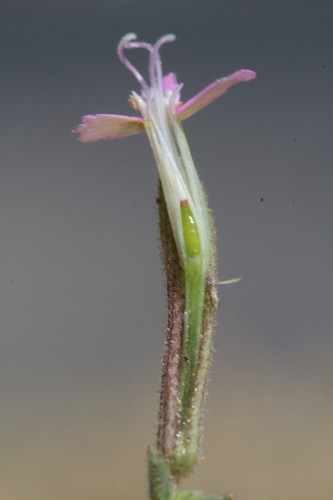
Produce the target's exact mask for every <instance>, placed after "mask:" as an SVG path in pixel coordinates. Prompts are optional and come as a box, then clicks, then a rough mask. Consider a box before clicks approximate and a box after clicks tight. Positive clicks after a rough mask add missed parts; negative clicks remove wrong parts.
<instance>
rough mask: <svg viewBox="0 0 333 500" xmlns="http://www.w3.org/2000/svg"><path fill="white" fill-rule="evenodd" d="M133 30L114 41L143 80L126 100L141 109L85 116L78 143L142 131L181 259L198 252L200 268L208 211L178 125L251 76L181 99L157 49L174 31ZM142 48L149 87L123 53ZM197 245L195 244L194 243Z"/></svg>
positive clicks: (235, 76) (206, 254)
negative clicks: (141, 34) (147, 35)
mask: <svg viewBox="0 0 333 500" xmlns="http://www.w3.org/2000/svg"><path fill="white" fill-rule="evenodd" d="M136 38H137V37H136V35H135V34H133V33H129V34H127V35H125V36H124V37H123V38H122V39H121V41H120V43H119V46H118V55H119V58H120V60H121V61H122V62H123V64H124V65H125V66H126V67H127V68H128V69H129V70H130V71H131V72H132V73H133V75H134V76H135V78H136V79H137V80H138V82H139V83H140V85H141V94H140V95H139V94H137V93H136V92H132V94H131V95H130V97H129V105H130V106H131V107H132V108H134V109H135V110H137V111H139V112H140V113H141V117H138V116H121V115H108V114H98V115H87V116H84V117H83V118H82V120H83V123H82V124H80V125H79V126H77V127H76V128H75V129H74V132H76V133H79V134H80V138H79V139H80V140H81V141H82V142H95V141H98V140H100V139H118V138H120V137H125V136H128V135H134V134H137V133H139V132H142V131H144V130H145V131H146V132H147V135H148V137H149V140H150V143H151V146H152V149H153V151H154V155H155V158H156V162H157V166H158V170H159V175H160V179H161V182H162V188H163V191H164V196H165V199H166V204H167V208H168V213H169V217H170V222H171V225H172V228H173V234H174V237H175V240H176V244H177V248H178V251H179V254H180V258H181V261H182V262H183V264H184V265H185V263H186V261H187V260H188V259H193V258H194V257H199V255H200V257H201V262H202V264H203V267H204V268H207V266H208V263H209V260H210V253H211V251H210V247H211V239H212V235H211V231H210V223H209V214H208V209H207V204H206V197H205V195H204V192H203V189H202V186H201V182H200V180H199V177H198V174H197V172H196V169H195V166H194V163H193V160H192V157H191V153H190V150H189V147H188V145H187V141H186V138H185V135H184V132H183V129H182V126H181V120H183V119H185V118H188V117H189V116H191V115H193V114H194V113H196V112H197V111H199V110H200V109H202V108H203V107H205V106H207V105H208V104H210V103H211V102H212V101H214V100H215V99H216V98H217V97H219V96H220V95H222V94H223V93H224V92H226V90H227V89H228V88H229V87H231V86H232V85H234V84H235V83H238V82H245V81H249V80H252V79H253V78H255V76H256V74H255V73H254V72H253V71H250V70H239V71H236V72H235V73H232V74H231V75H229V76H227V77H225V78H221V79H220V80H216V81H215V82H213V83H212V84H211V85H209V86H208V87H206V88H204V89H203V90H202V91H201V92H199V93H198V94H197V95H196V96H194V97H193V98H192V99H190V100H188V101H187V102H185V103H182V102H181V101H180V91H181V88H182V84H178V83H177V78H176V76H175V74H174V73H169V74H168V75H166V76H164V77H163V74H162V64H161V59H160V56H159V50H160V48H161V46H162V45H163V44H164V43H167V42H173V41H174V40H175V36H174V35H171V34H170V35H165V36H163V37H162V38H160V39H159V40H158V41H157V42H156V44H155V45H150V44H148V43H144V42H138V41H136ZM133 48H144V49H146V50H148V51H149V53H150V62H149V77H150V86H148V84H147V83H146V81H145V80H144V78H143V77H142V75H141V74H140V73H139V72H138V70H137V69H136V68H135V67H134V66H133V65H132V64H131V63H130V62H129V60H128V59H127V58H126V56H125V49H133ZM193 245H195V247H196V248H194V247H193Z"/></svg>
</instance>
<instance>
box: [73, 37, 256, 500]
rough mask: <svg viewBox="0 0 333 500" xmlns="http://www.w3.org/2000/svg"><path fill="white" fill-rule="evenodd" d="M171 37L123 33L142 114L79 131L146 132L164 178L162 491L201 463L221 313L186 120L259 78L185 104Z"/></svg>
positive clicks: (248, 74)
mask: <svg viewBox="0 0 333 500" xmlns="http://www.w3.org/2000/svg"><path fill="white" fill-rule="evenodd" d="M174 40H175V36H174V35H165V36H163V37H162V38H160V39H159V40H158V41H157V42H156V44H155V45H150V44H148V43H144V42H138V41H136V35H134V34H132V33H130V34H127V35H125V36H124V37H123V38H122V39H121V41H120V43H119V46H118V54H119V58H120V60H121V61H122V62H123V63H124V65H125V66H126V67H127V68H128V69H129V70H130V71H131V72H132V73H133V75H134V76H135V78H136V79H137V80H138V82H139V83H140V85H141V93H140V94H137V93H136V92H132V94H131V95H130V97H129V104H130V106H131V107H132V108H134V109H135V110H136V111H138V112H139V113H140V114H141V116H120V115H106V114H99V115H88V116H84V117H83V123H82V124H81V125H79V126H78V127H76V128H75V130H74V132H77V133H79V134H80V140H81V141H82V142H95V141H98V140H100V139H117V138H119V137H125V136H127V135H133V134H137V133H139V132H142V131H146V133H147V135H148V138H149V142H150V144H151V147H152V149H153V152H154V156H155V159H156V163H157V167H158V172H159V176H160V181H161V182H160V186H159V227H160V238H161V255H162V261H163V264H164V267H165V277H166V290H167V303H168V327H167V340H166V349H165V355H164V361H163V372H162V389H161V393H160V410H159V424H158V435H157V450H158V453H157V455H156V453H155V452H152V454H151V462H150V463H151V477H155V479H156V480H155V482H154V481H153V483H151V484H153V485H155V486H156V487H157V488H159V487H160V486H161V481H160V478H161V477H162V476H159V475H158V474H157V475H156V474H155V472H156V470H157V469H158V470H160V471H161V467H162V469H163V467H164V466H162V465H163V464H164V465H165V467H166V471H167V472H166V476H165V477H167V478H168V480H169V476H170V474H171V476H173V477H174V478H176V480H177V481H178V480H179V478H180V477H183V476H185V475H187V474H189V473H190V472H191V471H192V470H193V468H194V467H195V465H196V463H197V461H198V458H199V450H200V443H201V439H202V418H203V405H204V401H205V395H206V392H207V391H206V386H207V381H208V377H209V368H210V359H211V348H212V335H213V331H214V325H215V313H216V309H217V293H216V283H217V280H216V278H215V271H216V264H215V244H214V239H215V238H214V229H213V223H212V217H211V214H210V211H209V209H208V206H207V200H206V195H205V193H204V190H203V187H202V185H201V182H200V179H199V176H198V174H197V171H196V168H195V166H194V163H193V159H192V156H191V152H190V149H189V147H188V144H187V141H186V137H185V134H184V131H183V128H182V124H181V121H182V120H183V119H185V118H188V117H189V116H191V115H193V114H194V113H196V112H197V111H199V110H200V109H202V108H203V107H205V106H207V105H208V104H210V103H211V102H212V101H214V100H215V99H216V98H217V97H219V96H220V95H222V94H223V93H224V92H225V91H226V90H227V89H228V88H229V87H230V86H232V85H234V84H235V83H238V82H245V81H248V80H252V79H253V78H255V76H256V74H255V73H254V72H253V71H249V70H239V71H236V72H235V73H233V74H231V75H229V76H227V77H225V78H221V79H220V80H216V81H215V82H213V83H212V84H211V85H209V86H208V87H206V88H204V89H203V90H202V91H201V92H199V93H198V94H197V95H196V96H194V97H193V98H192V99H190V100H189V101H187V102H185V103H182V102H181V100H180V92H181V89H182V84H178V82H177V78H176V76H175V74H174V73H169V74H168V75H166V76H164V77H163V73H162V64H161V59H160V55H159V51H160V48H161V46H162V45H163V44H164V43H167V42H173V41H174ZM134 48H144V49H146V50H147V51H148V52H149V55H150V61H149V79H150V86H149V85H148V84H147V83H146V81H145V80H144V78H143V77H142V75H141V74H140V73H139V72H138V71H137V69H136V68H135V67H134V66H133V65H132V64H131V63H130V62H129V60H128V59H127V58H126V56H125V49H134ZM164 459H165V460H166V462H164ZM161 463H162V465H161ZM154 471H155V472H154ZM162 483H163V481H162ZM163 484H164V483H163ZM155 486H153V487H152V491H155V490H154V488H155ZM156 491H157V490H156ZM156 495H157V494H156ZM168 495H169V493H168ZM152 496H153V497H154V495H152ZM162 496H163V498H164V497H166V496H165V495H164V494H163V495H162ZM162 496H161V495H159V496H158V498H162ZM155 497H156V498H157V496H155ZM155 497H154V498H155ZM184 498H185V497H184Z"/></svg>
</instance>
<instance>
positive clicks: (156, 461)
mask: <svg viewBox="0 0 333 500" xmlns="http://www.w3.org/2000/svg"><path fill="white" fill-rule="evenodd" d="M148 469H149V496H150V498H151V500H171V498H172V484H171V479H170V471H169V468H168V466H167V464H166V462H165V460H164V458H163V456H162V455H161V453H159V452H158V451H157V450H156V449H155V448H150V449H149V450H148Z"/></svg>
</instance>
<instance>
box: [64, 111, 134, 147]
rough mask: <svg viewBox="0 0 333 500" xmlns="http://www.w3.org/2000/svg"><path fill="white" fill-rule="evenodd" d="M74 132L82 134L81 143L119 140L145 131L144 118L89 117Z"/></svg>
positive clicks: (83, 119) (118, 116) (84, 118)
mask: <svg viewBox="0 0 333 500" xmlns="http://www.w3.org/2000/svg"><path fill="white" fill-rule="evenodd" d="M82 121H83V123H81V124H80V125H78V126H77V127H76V128H75V129H74V130H73V132H75V133H76V134H81V135H80V137H79V139H80V141H81V142H96V141H99V140H100V139H118V138H119V137H126V136H127V135H133V134H138V133H139V132H143V131H144V125H143V120H142V118H139V117H136V116H121V115H87V116H83V118H82Z"/></svg>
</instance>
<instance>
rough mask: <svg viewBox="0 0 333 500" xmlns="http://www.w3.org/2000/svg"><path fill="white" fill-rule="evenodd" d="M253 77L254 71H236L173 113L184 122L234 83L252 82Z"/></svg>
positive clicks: (254, 75)
mask: <svg viewBox="0 0 333 500" xmlns="http://www.w3.org/2000/svg"><path fill="white" fill-rule="evenodd" d="M255 77H256V74H255V72H254V71H250V70H248V69H240V70H239V71H236V72H235V73H232V74H231V75H229V76H226V77H225V78H221V79H220V80H216V81H215V82H213V83H212V84H210V85H208V87H206V88H204V89H203V90H202V91H201V92H199V94H197V95H196V96H194V97H192V99H190V100H189V101H186V102H185V103H184V104H182V105H181V106H179V107H178V108H177V109H176V110H175V113H176V114H177V115H179V117H180V119H181V120H184V119H185V118H188V117H189V116H191V115H193V114H194V113H196V112H197V111H199V110H200V109H202V108H204V107H205V106H208V104H210V103H211V102H213V101H215V99H217V98H218V97H220V95H222V94H224V92H226V91H227V90H228V88H229V87H231V86H232V85H235V83H239V82H247V81H249V80H253V78H255Z"/></svg>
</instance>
